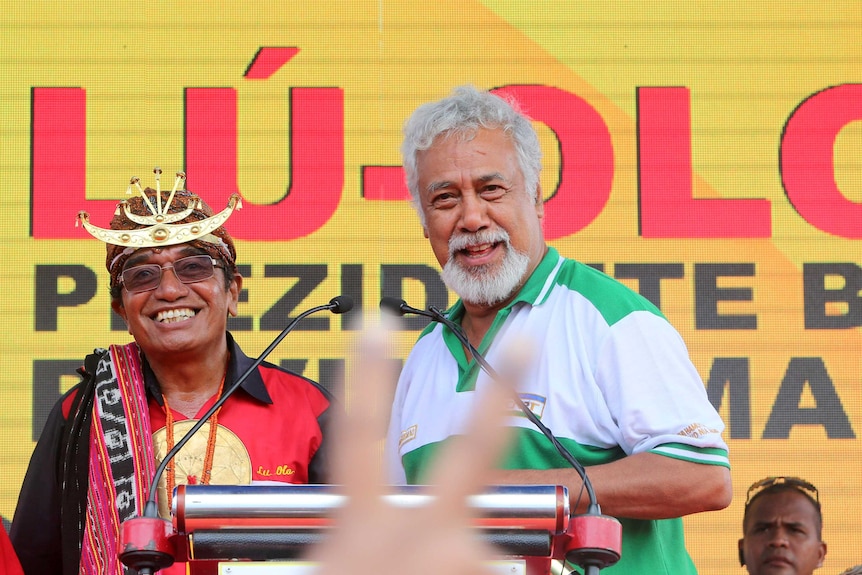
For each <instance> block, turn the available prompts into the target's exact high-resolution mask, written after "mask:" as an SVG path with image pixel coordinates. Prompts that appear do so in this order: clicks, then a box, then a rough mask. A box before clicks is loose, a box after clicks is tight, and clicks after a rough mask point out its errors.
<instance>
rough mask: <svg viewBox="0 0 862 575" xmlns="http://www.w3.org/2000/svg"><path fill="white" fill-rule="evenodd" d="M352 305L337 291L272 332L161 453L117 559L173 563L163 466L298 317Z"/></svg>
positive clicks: (133, 563) (145, 574) (152, 565)
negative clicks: (161, 501)
mask: <svg viewBox="0 0 862 575" xmlns="http://www.w3.org/2000/svg"><path fill="white" fill-rule="evenodd" d="M351 309H353V298H351V297H350V296H346V295H340V296H336V297H334V298H332V299H331V300H329V303H328V304H326V305H321V306H317V307H313V308H311V309H309V310H306V311H304V312H302V313H301V314H299V315H298V316H296V318H294V319H293V321H291V322H290V323H289V324H287V327H285V328H284V329H283V330H282V331H281V333H279V334H278V336H276V338H275V339H274V340H273V341H272V343H270V344H269V346H267V348H266V349H265V350H263V353H261V354H260V356H258V358H257V359H255V360H254V362H253V363H252V364H251V365H250V366H249V367H248V369H246V370H245V372H243V374H242V375H240V376H239V377H238V378H237V379H236V381H234V382H233V384H231V386H230V387H229V388H227V389H226V390H225V391H224V393H222V395H221V397H219V398H218V400H216V402H215V403H214V404H213V405H212V407H210V408H209V409H208V410H207V411H206V413H204V414H203V416H202V417H201V418H200V419H199V420H198V421H197V422H196V423H195V424H194V425H193V426H192V428H191V429H189V430H188V432H186V434H185V435H183V436H182V438H180V440H179V441H178V442H177V443H176V444H175V445H174V447H173V448H172V449H171V450H170V451H168V452H167V453H166V454H165V457H164V458H163V459H162V461H161V463H160V464H159V466H158V468H156V472H155V474H154V475H153V482H152V483H151V484H150V490H149V494H148V496H147V501H146V504H145V506H144V512H143V514H142V515H140V516H138V517H133V518H131V519H127V520H126V521H124V522H123V524H122V525H121V526H120V527H121V533H120V549H121V551H120V553H119V558H120V561H121V562H122V563H123V564H124V565H126V566H127V567H131V568H133V569H135V570H137V572H138V574H139V575H152V574H153V573H154V572H155V571H158V570H159V569H164V568H165V567H169V566H171V565H172V564H173V563H174V554H173V546H172V544H171V542H170V541H169V537H170V535H171V533H172V528H171V524H170V523H169V522H168V521H167V520H165V519H162V518H160V517H159V510H158V503H157V502H156V499H157V494H158V485H159V480H160V479H161V476H162V474H163V473H164V471H165V468H167V466H168V463H170V461H171V459H173V458H174V457H175V456H176V454H177V453H179V452H180V450H181V449H182V448H183V447H184V446H185V444H186V443H188V442H189V440H190V439H191V438H192V436H193V435H194V434H195V433H196V432H197V431H198V430H199V429H200V428H201V427H203V425H204V423H206V422H207V421H209V419H210V417H212V415H213V414H214V413H215V412H216V411H217V410H218V409H219V408H220V407H221V406H222V405H223V404H224V402H225V401H227V399H228V398H229V397H230V396H231V395H233V393H234V392H235V391H236V390H237V389H239V387H240V385H242V383H243V382H244V381H245V380H246V379H248V377H249V376H250V375H251V374H252V373H253V372H254V371H255V370H256V369H257V368H258V366H259V365H260V364H261V363H263V361H264V360H265V359H266V358H267V357H268V356H269V354H270V353H272V350H274V349H275V347H276V346H277V345H278V344H279V343H281V340H283V339H284V337H285V336H286V335H287V334H288V333H290V332H291V331H292V330H293V328H294V327H295V326H296V324H298V323H299V322H300V321H301V320H302V319H304V318H306V317H307V316H309V315H311V314H313V313H317V312H319V311H323V310H329V311H331V312H332V313H334V314H342V313H346V312H348V311H350V310H351Z"/></svg>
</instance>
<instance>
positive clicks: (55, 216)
mask: <svg viewBox="0 0 862 575" xmlns="http://www.w3.org/2000/svg"><path fill="white" fill-rule="evenodd" d="M860 29H862V11H860V10H859V5H858V4H857V3H856V2H840V1H839V2H831V3H828V4H826V5H819V4H817V3H808V2H787V1H786V0H785V1H782V2H777V1H772V0H768V1H764V2H750V3H749V2H698V3H679V2H670V1H668V2H661V1H659V2H650V3H634V2H632V3H629V2H588V1H579V2H535V1H531V2H527V1H521V0H517V1H516V0H487V1H484V2H479V1H470V0H460V1H457V2H455V1H448V0H441V1H435V2H409V1H403V2H401V1H392V0H382V1H373V2H371V1H358V0H356V1H347V2H326V1H323V2H321V1H297V2H255V3H250V4H249V3H220V2H159V3H141V2H139V3H133V4H127V3H116V4H110V3H83V2H62V3H61V2H54V3H37V2H26V3H25V2H2V10H0V30H2V34H0V43H2V47H0V48H1V49H0V62H2V81H0V122H2V131H0V169H2V171H0V173H2V178H3V183H2V186H0V190H2V205H3V211H2V218H0V222H2V223H0V242H2V243H0V245H2V249H3V255H4V261H5V265H4V266H3V267H2V270H0V281H2V292H3V304H2V307H0V310H2V311H0V313H2V318H0V319H2V324H3V326H4V328H3V329H2V331H0V381H2V385H0V431H2V437H3V439H4V441H3V447H2V449H0V465H2V467H0V514H2V516H3V518H4V519H5V520H8V519H10V518H11V516H12V513H13V511H14V508H15V501H16V498H17V493H18V488H19V485H20V482H21V479H22V477H23V474H24V471H25V469H26V465H27V462H28V459H29V456H30V452H31V451H32V449H33V446H34V441H35V438H36V437H37V436H38V433H39V431H40V429H41V425H42V424H43V422H44V420H45V418H46V417H47V412H48V410H49V409H50V406H51V405H52V403H53V402H54V400H55V399H56V398H57V397H58V396H59V394H60V393H61V391H63V390H65V389H68V388H69V387H70V386H71V385H73V384H74V383H75V382H76V381H77V379H76V377H75V375H74V373H75V368H76V367H77V366H78V365H80V362H81V361H82V359H83V357H84V356H85V355H86V354H87V353H89V352H91V351H92V350H93V348H95V347H105V346H107V345H109V344H111V343H125V342H127V341H128V340H129V335H128V334H127V333H126V332H125V331H124V329H123V327H122V325H120V324H119V323H118V322H117V320H116V319H115V318H114V319H112V317H111V313H110V307H109V301H110V298H109V294H108V290H107V273H106V271H105V268H104V246H103V245H102V244H101V243H100V242H98V241H96V240H93V239H92V238H90V237H89V236H87V235H86V234H85V233H84V232H83V231H82V230H81V229H80V228H75V226H74V223H75V216H76V214H77V212H78V211H79V210H82V209H83V210H86V211H88V212H89V213H90V215H91V221H92V222H93V223H94V224H96V225H100V226H106V225H107V222H108V219H109V217H110V215H111V212H112V210H113V207H114V206H115V204H116V201H117V200H119V199H122V198H123V197H124V192H125V189H126V186H127V182H128V179H129V177H130V176H140V177H141V180H142V183H143V184H144V185H153V183H154V182H153V180H152V172H151V170H152V169H153V167H154V166H159V167H160V168H162V170H164V177H163V184H164V183H165V182H169V183H172V182H173V173H174V172H175V171H177V170H185V171H186V172H187V173H188V187H189V189H192V190H194V191H196V192H198V193H200V194H201V195H202V196H203V197H204V198H205V199H206V200H207V201H208V202H209V203H210V204H211V205H212V206H213V207H214V208H215V209H217V210H220V209H222V208H223V207H224V206H225V205H226V203H227V198H228V197H229V195H230V194H231V193H234V192H237V193H239V194H241V196H242V198H243V204H244V207H243V209H242V210H241V211H239V212H237V213H236V214H235V215H234V216H233V217H232V218H231V221H230V222H228V228H229V229H230V230H231V232H232V233H233V235H234V237H235V238H236V239H237V247H238V252H239V264H240V269H241V271H242V273H243V275H244V276H245V277H246V281H245V283H244V285H243V292H242V295H241V303H240V313H239V316H238V317H236V318H232V319H231V326H230V327H231V330H232V331H233V333H234V334H235V336H236V337H237V338H238V340H239V341H240V343H241V344H242V346H243V347H244V349H245V350H246V352H247V353H249V355H252V356H255V355H257V354H259V353H260V352H261V351H262V350H263V349H264V348H265V347H266V346H267V345H268V344H269V342H270V341H271V340H272V339H273V338H274V337H275V336H276V335H277V333H278V332H279V331H280V330H281V329H282V328H283V327H284V326H285V325H286V324H287V322H288V321H289V320H290V318H291V317H295V316H296V315H297V314H298V313H299V312H301V311H303V310H304V309H307V308H310V307H313V306H316V305H320V304H323V303H326V302H328V301H329V300H330V299H331V298H332V297H334V296H336V295H339V294H342V293H344V294H349V295H351V296H352V297H353V298H354V299H355V300H356V301H357V304H359V305H360V306H361V308H363V309H364V310H366V311H369V312H373V311H375V310H376V309H377V302H378V301H379V299H380V297H381V295H384V294H385V295H394V296H399V297H403V298H405V299H406V300H407V301H408V302H409V303H410V304H411V305H413V306H415V307H420V308H421V307H424V306H427V305H429V304H435V305H439V306H444V307H445V306H446V305H449V304H451V303H453V302H454V295H453V294H451V293H449V292H447V290H446V289H445V287H444V286H443V284H442V283H441V282H440V279H439V277H438V275H437V271H436V270H437V264H436V262H435V260H434V259H433V256H432V254H431V250H430V249H429V247H428V246H427V244H426V240H425V239H424V238H423V236H422V231H421V228H420V226H419V224H418V221H417V219H416V217H415V215H414V213H413V211H412V209H411V207H410V206H409V204H408V202H407V201H406V200H405V193H406V192H405V188H404V186H403V182H402V172H401V169H400V156H399V151H398V148H399V144H400V129H401V125H402V123H403V121H404V120H405V118H406V117H407V116H408V115H409V113H410V112H411V111H412V110H413V109H414V108H415V107H416V106H417V105H418V104H420V103H422V102H424V101H427V100H430V99H436V98H439V97H442V96H444V95H445V94H446V93H448V92H449V90H450V89H451V88H452V87H454V86H456V85H459V84H464V83H471V84H474V85H476V86H478V87H481V88H487V89H494V90H499V91H501V92H505V93H508V94H511V95H514V96H516V97H518V98H519V99H520V100H521V101H522V102H523V105H524V108H525V109H526V111H527V112H528V113H530V115H531V116H532V117H533V118H534V120H535V125H536V127H537V129H538V130H539V132H540V137H541V140H542V145H543V148H544V152H545V159H544V165H545V169H544V173H543V177H542V188H543V190H544V194H545V199H546V214H547V216H546V235H547V238H548V240H549V243H550V244H551V245H553V246H555V247H556V248H558V249H559V250H560V252H561V253H563V254H564V255H566V256H569V257H572V258H576V259H578V260H581V261H583V262H585V263H588V264H591V265H594V266H597V267H600V268H601V269H603V270H604V271H605V272H606V273H608V274H609V275H612V276H614V277H616V278H618V279H620V280H621V281H623V282H624V283H626V284H627V285H629V286H630V287H632V288H633V289H636V290H638V291H639V292H640V293H642V294H644V295H645V296H647V297H648V298H649V299H651V300H652V301H653V302H655V303H656V304H658V305H659V306H660V308H661V309H662V310H663V312H664V313H665V314H666V315H667V317H668V319H669V320H670V321H671V322H672V323H673V325H674V326H676V328H677V329H679V331H680V332H681V334H682V336H683V338H684V339H685V341H686V343H687V345H688V347H689V350H690V353H691V356H692V358H693V360H694V363H695V365H696V366H697V368H698V370H699V372H700V374H701V376H702V377H703V379H704V382H705V384H706V385H707V391H708V394H709V397H710V399H711V400H712V402H713V404H714V405H716V406H717V407H718V409H719V412H720V413H721V415H722V417H723V418H724V420H725V422H726V424H727V430H726V432H725V438H726V439H727V441H728V443H729V445H730V457H731V462H732V465H733V470H732V473H733V480H734V485H735V498H734V502H733V504H732V505H731V506H730V507H729V508H728V509H726V510H723V511H720V512H714V513H708V514H702V515H698V516H694V517H689V518H687V519H686V526H687V539H688V544H689V547H690V549H691V552H692V554H693V556H694V559H695V563H696V564H697V565H698V567H699V569H700V572H702V573H704V574H707V575H718V574H726V573H734V572H741V569H740V568H739V566H738V563H737V559H736V555H737V554H736V540H737V539H738V538H739V536H740V534H741V518H742V508H743V504H744V495H745V488H746V486H747V485H748V484H750V483H751V482H752V481H754V480H756V479H760V478H762V477H764V476H767V475H775V474H792V475H799V476H802V477H804V478H806V479H808V480H810V481H812V482H813V483H814V484H816V485H817V486H818V487H819V488H820V489H821V498H822V501H823V509H824V516H825V529H824V537H825V539H826V541H827V542H828V544H829V554H828V556H827V560H826V563H825V566H824V567H823V569H822V572H823V573H838V572H840V571H841V570H843V569H844V568H846V567H848V566H850V565H853V564H856V563H858V562H859V555H858V550H859V548H860V545H859V537H858V525H857V521H858V517H860V516H862V503H860V500H862V487H860V485H859V479H860V456H862V449H860V440H859V433H860V432H862V367H860V361H862V331H860V326H862V257H860V256H862V249H860V238H862V159H860V158H862V155H860V148H862V122H860V121H862V77H860V70H862V61H860V60H862V42H860V39H859V37H860V35H859V31H860ZM361 325H362V320H361V318H360V317H359V314H347V315H346V316H333V315H329V314H323V315H318V316H314V317H313V318H309V319H308V320H307V321H306V322H304V323H303V324H302V325H301V326H300V327H299V328H298V329H297V330H296V331H294V332H293V333H292V334H290V335H289V336H288V337H287V338H286V339H285V341H284V342H282V343H281V345H280V346H279V347H278V348H277V349H276V350H275V352H274V353H273V354H272V355H271V356H270V358H269V360H270V361H272V362H274V363H280V364H282V365H286V366H288V367H291V368H293V369H296V370H298V371H301V372H302V373H304V374H305V375H307V376H309V377H311V378H314V379H317V380H320V381H321V382H322V383H323V384H324V385H326V386H327V387H329V388H330V389H333V390H334V391H335V392H336V393H340V392H342V391H343V390H342V389H341V386H342V381H341V376H340V375H339V374H340V373H341V369H342V367H343V366H344V363H345V353H346V345H347V343H348V342H349V341H350V337H351V336H352V335H354V334H355V333H356V331H357V330H358V329H359V328H360V327H361ZM404 325H405V328H404V331H403V332H400V333H399V334H398V341H397V344H396V346H395V347H396V348H397V349H395V350H394V352H393V355H394V356H396V357H397V358H399V359H403V357H404V356H405V355H406V353H407V351H408V349H409V347H410V344H411V342H412V341H413V340H414V339H415V337H416V336H417V335H418V331H417V329H418V328H419V327H420V324H411V323H406V324H404Z"/></svg>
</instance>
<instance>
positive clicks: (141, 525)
mask: <svg viewBox="0 0 862 575" xmlns="http://www.w3.org/2000/svg"><path fill="white" fill-rule="evenodd" d="M425 491H426V490H425V489H424V488H423V487H422V486H397V487H393V488H392V491H391V492H390V493H389V494H387V495H385V496H384V497H385V498H386V500H387V503H388V504H390V505H394V506H403V507H420V506H422V505H425V504H427V503H428V502H429V501H431V496H430V495H427V494H426V492H425ZM345 502H346V498H345V497H344V496H342V495H340V494H339V493H338V487H337V486H331V485H242V486H224V485H181V486H178V487H177V489H176V494H175V497H174V499H173V510H172V515H173V525H172V526H171V525H170V524H169V523H168V522H167V521H164V520H162V519H158V518H152V517H139V518H135V519H131V520H129V521H127V522H125V523H124V524H123V532H122V537H123V541H122V548H123V553H122V554H121V557H120V558H121V560H122V561H123V562H124V563H125V564H126V565H128V566H130V567H134V568H136V569H138V570H139V571H140V570H141V568H144V569H147V568H151V569H153V571H155V570H157V569H160V568H163V567H165V566H167V565H170V564H171V563H173V562H174V561H188V562H190V563H191V564H192V570H193V572H194V573H217V572H218V565H219V564H220V563H225V562H248V561H255V562H258V561H279V562H281V561H284V562H289V561H296V560H299V559H301V558H302V557H303V556H304V555H305V553H306V552H307V551H308V549H309V547H310V546H311V545H313V544H315V543H318V542H320V541H321V540H322V539H323V538H324V537H326V532H327V529H328V528H330V527H332V526H333V520H332V517H333V515H334V511H336V510H337V509H339V508H340V507H341V506H343V505H344V504H345ZM468 504H469V505H470V506H471V508H472V509H473V512H474V515H475V526H476V528H477V530H478V532H479V533H480V535H481V537H482V538H484V539H485V540H487V541H488V542H490V543H491V544H493V545H494V546H495V548H496V549H498V550H499V557H498V558H497V559H508V560H512V559H516V560H523V562H524V564H525V565H530V567H529V570H530V571H529V575H545V574H546V573H547V571H545V573H542V572H541V571H538V570H536V567H534V566H535V565H549V564H550V561H551V560H557V561H564V560H568V561H570V562H571V563H573V564H576V565H579V566H582V567H585V568H587V567H589V568H590V569H593V570H594V569H601V568H604V567H607V566H609V565H613V564H614V563H616V561H618V560H619V557H620V549H621V543H622V527H621V525H620V523H619V522H618V521H616V520H615V519H613V518H612V517H607V516H603V515H578V516H574V517H571V516H570V515H569V496H568V490H567V489H566V488H565V487H562V486H558V485H507V486H497V487H491V488H489V489H487V490H486V491H484V492H483V493H481V494H478V495H474V496H472V497H470V498H469V501H468ZM492 559H495V558H489V560H492ZM536 559H539V561H536ZM543 559H544V561H542V560H543ZM234 565H241V563H234ZM282 567H284V565H282ZM525 569H527V568H526V567H525ZM281 572H284V573H286V572H288V571H284V570H282V571H281ZM524 572H526V571H524ZM593 572H595V571H593Z"/></svg>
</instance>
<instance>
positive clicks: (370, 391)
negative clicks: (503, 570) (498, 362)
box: [310, 328, 528, 575]
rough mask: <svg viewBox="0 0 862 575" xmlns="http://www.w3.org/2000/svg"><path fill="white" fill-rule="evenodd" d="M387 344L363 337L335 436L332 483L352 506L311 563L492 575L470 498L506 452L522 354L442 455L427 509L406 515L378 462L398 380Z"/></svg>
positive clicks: (368, 574)
mask: <svg viewBox="0 0 862 575" xmlns="http://www.w3.org/2000/svg"><path fill="white" fill-rule="evenodd" d="M388 342H389V338H388V332H387V331H386V330H384V329H383V328H378V329H375V330H370V331H368V332H367V333H365V334H364V335H363V336H362V337H361V339H360V342H359V345H358V346H357V348H356V351H355V354H356V355H355V357H354V361H353V363H354V368H353V371H352V376H351V378H350V381H349V382H348V383H349V387H348V389H350V390H351V400H352V402H351V406H350V409H349V412H348V414H347V415H346V416H345V418H344V419H343V420H342V421H341V423H340V425H339V426H338V428H337V432H338V433H337V434H336V436H335V437H336V441H337V443H336V450H335V454H336V457H335V465H336V468H335V470H334V471H335V481H336V483H338V484H340V485H341V486H342V488H341V489H342V492H343V493H344V494H345V495H346V496H347V498H348V500H347V503H346V505H345V506H344V507H343V508H342V509H341V510H340V513H339V515H338V516H337V517H336V526H335V528H334V530H333V533H332V534H331V535H330V536H328V537H327V539H326V541H325V542H324V543H323V544H321V546H320V547H319V548H317V549H315V550H314V551H313V552H312V555H311V557H310V559H311V560H313V561H319V562H320V563H321V566H320V570H319V571H318V573H320V574H323V575H335V574H338V575H341V574H342V573H343V572H344V571H345V569H347V570H349V571H350V572H351V574H352V575H389V574H392V575H394V574H396V573H397V574H401V573H404V572H405V571H407V570H409V572H410V573H412V574H415V575H424V574H428V575H431V574H434V575H439V574H441V573H445V574H447V575H462V574H463V575H467V574H469V575H476V574H479V573H490V570H489V568H488V567H487V563H486V562H487V561H489V560H493V559H494V557H495V553H494V550H493V549H492V548H491V547H490V546H488V545H487V544H485V543H484V542H482V541H480V540H479V538H478V537H477V532H476V529H475V528H472V527H471V524H472V517H471V510H470V509H469V507H468V505H467V501H466V499H467V498H468V497H469V496H471V495H474V494H477V493H480V492H482V491H483V489H484V488H485V487H486V486H487V483H488V481H489V479H490V478H491V470H492V467H493V466H494V464H495V462H496V461H497V460H498V458H499V456H500V455H501V453H502V451H503V449H504V448H505V446H506V442H507V438H508V436H509V434H508V433H507V432H506V428H505V427H504V426H503V421H504V418H505V414H506V410H507V406H508V405H510V402H511V399H510V398H511V393H512V391H511V390H513V389H514V388H515V385H514V380H515V379H516V376H515V375H514V374H516V373H518V372H520V371H521V369H520V367H521V366H523V365H524V363H525V362H526V359H518V358H519V357H520V358H523V357H524V354H522V353H519V354H514V353H513V354H512V356H513V360H512V364H511V366H508V367H507V366H500V368H499V369H498V371H499V372H500V378H501V381H500V382H498V383H500V385H495V386H489V388H488V389H486V390H483V391H482V392H480V393H483V395H482V397H481V398H480V399H479V401H478V402H477V405H478V406H480V409H478V410H477V411H476V413H475V414H474V416H473V418H472V419H471V423H470V427H469V429H467V430H466V433H465V435H463V436H459V437H458V438H456V439H455V440H454V441H452V442H451V443H450V444H448V445H446V446H445V448H444V449H443V450H442V452H441V453H440V454H439V458H438V461H437V463H436V466H435V468H434V470H433V473H432V476H431V478H430V480H429V487H428V489H429V491H428V493H429V495H431V496H432V497H431V502H430V503H429V504H427V505H425V506H422V507H420V508H403V507H396V506H394V505H391V504H389V503H387V502H386V501H385V500H384V498H383V495H385V494H386V493H387V487H386V486H385V485H384V474H383V470H382V466H381V465H380V457H379V450H380V440H381V438H382V437H383V436H384V434H385V431H386V425H387V419H388V412H387V411H385V410H381V409H379V408H378V409H375V404H376V403H379V401H378V400H379V398H380V397H386V396H388V395H390V394H389V393H388V391H389V390H391V389H392V387H393V386H394V383H395V380H396V378H397V373H396V372H394V371H393V362H392V361H391V359H390V356H389V354H388V351H389V349H390V348H391V346H390V345H389V343H388ZM524 348H525V349H526V348H528V346H524Z"/></svg>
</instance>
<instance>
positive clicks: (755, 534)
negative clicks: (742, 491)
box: [739, 477, 826, 575]
mask: <svg viewBox="0 0 862 575" xmlns="http://www.w3.org/2000/svg"><path fill="white" fill-rule="evenodd" d="M822 531H823V516H822V515H821V510H820V496H819V494H818V492H817V488H816V487H814V485H812V484H811V483H809V482H807V481H805V480H804V479H799V478H798V477H767V478H766V479H762V480H760V481H756V482H755V483H753V484H752V485H751V487H749V488H748V494H747V496H746V501H745V513H744V515H743V518H742V533H743V536H742V539H740V540H739V563H740V564H741V565H744V566H745V568H746V569H747V570H748V573H749V575H769V574H772V573H781V574H784V575H811V574H812V573H814V570H815V569H817V568H818V567H821V566H822V565H823V559H825V558H826V543H825V542H824V541H823V539H822Z"/></svg>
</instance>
